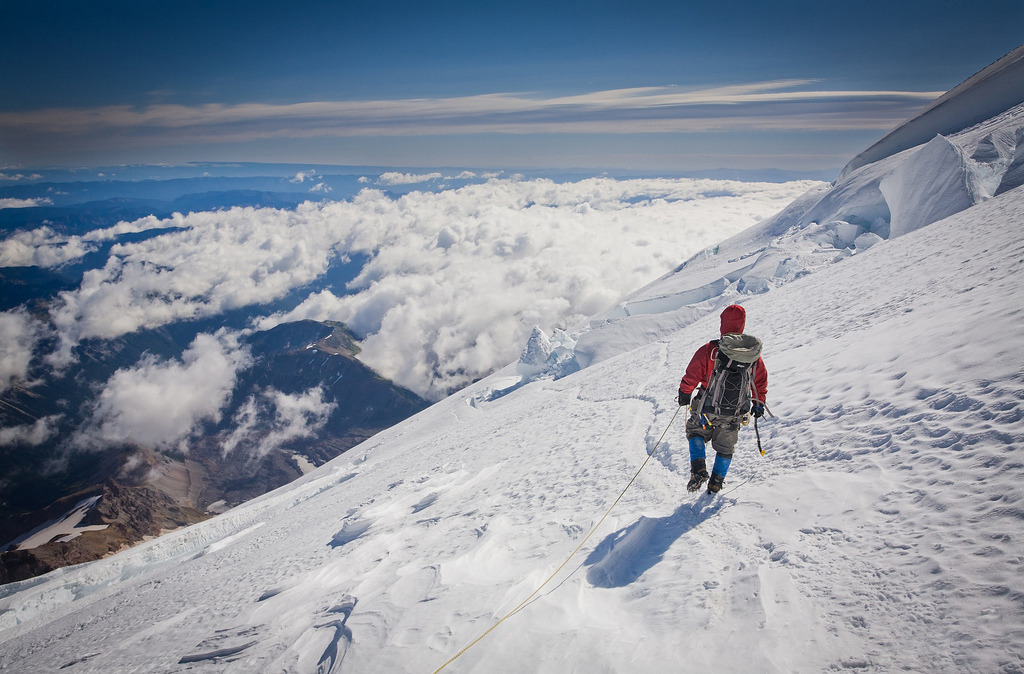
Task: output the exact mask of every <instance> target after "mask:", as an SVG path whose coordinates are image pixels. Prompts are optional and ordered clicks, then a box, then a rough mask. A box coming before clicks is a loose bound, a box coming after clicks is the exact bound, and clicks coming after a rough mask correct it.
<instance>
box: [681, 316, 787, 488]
mask: <svg viewBox="0 0 1024 674" xmlns="http://www.w3.org/2000/svg"><path fill="white" fill-rule="evenodd" d="M746 320H747V313H746V311H745V310H744V309H743V307H741V306H739V305H738V304H733V305H730V306H728V307H726V308H725V310H724V311H722V326H721V334H722V337H721V339H715V340H712V341H710V342H708V343H707V344H705V345H704V346H702V347H700V348H699V349H697V352H696V353H695V354H693V358H692V359H690V364H689V365H688V366H687V367H686V374H684V375H683V380H682V381H681V382H680V383H679V405H680V406H683V405H689V406H690V414H689V417H688V418H687V420H686V438H687V440H688V441H689V445H690V481H689V482H688V483H687V485H686V490H687V491H691V492H693V491H698V490H700V488H701V487H702V486H703V484H704V482H705V481H707V483H708V493H717V492H718V491H720V490H721V489H722V484H723V483H724V482H725V475H726V472H728V470H729V464H730V462H731V461H732V455H733V451H734V450H735V448H736V441H737V440H738V438H739V431H740V424H741V422H743V421H744V419H745V418H746V417H747V415H748V414H751V413H752V414H753V415H754V418H755V419H759V418H761V417H762V416H763V415H764V410H765V398H766V397H767V395H768V370H767V369H765V366H764V361H763V360H761V341H760V340H759V339H757V338H756V337H753V336H751V335H747V334H744V333H743V329H744V327H745V325H746ZM698 387H699V388H698ZM708 441H710V442H711V446H712V447H713V448H714V450H715V464H714V467H713V468H712V470H711V475H710V476H709V475H708V469H707V464H706V462H705V445H706V443H707V442H708Z"/></svg>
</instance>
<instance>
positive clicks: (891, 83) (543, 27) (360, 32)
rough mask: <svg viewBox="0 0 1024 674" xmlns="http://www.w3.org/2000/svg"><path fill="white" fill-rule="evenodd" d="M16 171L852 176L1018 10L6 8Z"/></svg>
mask: <svg viewBox="0 0 1024 674" xmlns="http://www.w3.org/2000/svg"><path fill="white" fill-rule="evenodd" d="M0 8H2V10H3V15H4V21H3V24H2V26H0V62H3V63H4V64H5V68H4V69H3V70H4V73H3V75H2V77H0V166H8V167H14V166H24V167H31V166H46V165H69V164H78V165H82V164H102V163H122V162H127V163H167V162H170V163H174V162H187V161H275V162H316V163H327V164H360V165H367V164H368V165H385V166H386V165H393V166H425V167H426V166H468V167H492V168H514V167H520V168H545V167H588V168H602V167H604V168H632V169H650V170H687V169H711V168H718V167H730V168H764V167H775V168H787V169H806V170H812V169H821V168H832V167H840V166H842V165H843V164H844V163H845V161H846V160H847V159H848V158H849V157H850V156H852V155H853V154H855V153H856V152H857V151H859V150H860V149H862V148H863V147H864V146H866V145H867V144H869V143H870V142H872V141H873V140H875V139H876V138H878V137H879V136H881V135H882V134H883V133H884V132H885V131H886V130H887V129H889V128H891V127H892V126H894V125H895V124H896V123H898V122H899V121H901V120H902V119H905V118H906V117H908V116H910V115H912V114H914V113H915V112H916V111H917V110H919V109H920V108H921V107H923V106H924V105H926V104H927V102H928V101H929V100H930V99H931V98H932V97H933V96H934V95H936V93H937V92H942V91H945V90H947V89H949V88H951V87H952V86H954V85H956V84H957V83H958V82H960V81H961V80H962V79H964V78H966V77H967V76H969V75H971V74H973V73H974V72H976V71H977V70H979V69H981V68H983V67H984V66H986V65H988V64H989V63H991V62H992V61H994V60H995V59H997V58H998V57H1000V56H1001V55H1003V54H1005V53H1006V52H1008V51H1010V50H1011V49H1013V48H1014V47H1016V46H1018V44H1019V42H1020V40H1021V32H1020V26H1021V25H1024V3H1022V2H1020V0H988V1H987V2H986V3H981V4H977V5H976V4H974V3H966V2H945V1H942V0H931V1H929V2H919V1H916V0H914V1H909V2H893V1H892V0H889V1H888V2H874V1H867V2H851V3H835V2H832V3H830V2H821V1H820V0H819V1H816V2H774V3H765V2H754V1H749V2H748V1H746V0H738V1H736V2H728V3H726V2H707V3H704V2H701V3H695V2H681V1H678V0H677V1H676V2H644V1H642V0H632V1H630V2H603V1H601V0H590V1H589V2H557V1H552V0H549V1H547V2H532V1H526V2H508V3H500V4H499V3H491V2H483V1H481V0H477V1H474V2H429V3H428V2H388V1H374V2H370V1H363V2H296V3H284V2H262V1H258V0H257V1H250V2H232V3H228V2H217V1H206V2H192V1H189V0H178V1H175V2H165V1H163V0H133V1H130V2H129V1H124V2H109V1H99V2H81V0H73V1H61V2H54V1H49V0H36V1H33V2H8V1H6V0H2V1H0Z"/></svg>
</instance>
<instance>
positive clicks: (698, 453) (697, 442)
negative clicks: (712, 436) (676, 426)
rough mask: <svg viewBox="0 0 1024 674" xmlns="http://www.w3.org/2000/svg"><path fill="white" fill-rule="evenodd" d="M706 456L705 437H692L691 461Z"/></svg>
mask: <svg viewBox="0 0 1024 674" xmlns="http://www.w3.org/2000/svg"><path fill="white" fill-rule="evenodd" d="M704 456H705V454H704V438H702V437H700V436H699V435H698V436H694V437H692V438H690V461H696V460H697V459H703V458H704Z"/></svg>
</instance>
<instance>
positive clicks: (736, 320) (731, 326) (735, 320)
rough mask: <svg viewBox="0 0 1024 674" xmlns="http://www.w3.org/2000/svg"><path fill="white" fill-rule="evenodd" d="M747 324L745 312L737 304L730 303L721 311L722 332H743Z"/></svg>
mask: <svg viewBox="0 0 1024 674" xmlns="http://www.w3.org/2000/svg"><path fill="white" fill-rule="evenodd" d="M746 324H747V312H746V311H745V310H744V309H743V307H741V306H740V305H738V304H730V305H729V306H727V307H726V308H725V310H724V311H722V334H723V335H725V334H728V333H730V332H743V328H744V327H745V326H746Z"/></svg>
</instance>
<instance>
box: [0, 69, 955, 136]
mask: <svg viewBox="0 0 1024 674" xmlns="http://www.w3.org/2000/svg"><path fill="white" fill-rule="evenodd" d="M815 84H817V82H815V81H814V80H798V79H790V80H777V81H770V82H756V83H750V84H742V85H734V86H723V87H712V88H705V89H683V88H679V87H646V88H632V89H616V90H607V91H596V92H591V93H584V94H579V95H572V96H555V97H545V96H540V95H530V94H517V93H494V94H483V95H476V96H462V97H454V98H413V99H400V100H362V101H309V102H302V103H290V104H265V103H245V104H239V105H220V104H209V105H201V106H185V105H173V104H155V105H150V106H145V107H131V106H104V107H96V108H51V109H45V110H33V111H27V112H5V113H0V132H2V133H4V134H5V135H8V136H12V137H15V138H19V139H21V142H27V143H31V141H32V139H33V138H40V137H47V136H54V135H59V136H61V137H63V138H65V139H67V138H68V137H78V141H80V142H81V141H85V140H86V139H87V138H88V139H92V140H93V141H94V142H95V141H96V140H98V139H103V140H104V141H108V140H109V139H110V138H117V137H121V138H123V139H124V140H125V142H128V141H130V142H131V143H133V144H139V143H146V144H171V143H182V142H211V141H216V142H242V141H247V140H255V139H260V138H303V137H318V136H413V135H439V134H469V133H612V134H625V133H674V132H712V131H724V130H736V129H750V130H765V129H792V130H823V131H824V130H840V129H842V130H848V129H886V128H890V127H891V126H893V124H895V123H897V122H899V121H902V120H903V119H905V118H906V117H907V116H909V115H910V114H912V113H913V112H914V111H916V110H918V109H920V108H921V107H922V106H923V105H924V104H926V103H927V102H928V101H930V100H932V99H934V98H935V97H937V96H939V95H941V93H942V92H936V91H924V92H922V91H849V90H842V91H830V90H821V89H813V88H811V87H812V86H813V85H815Z"/></svg>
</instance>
